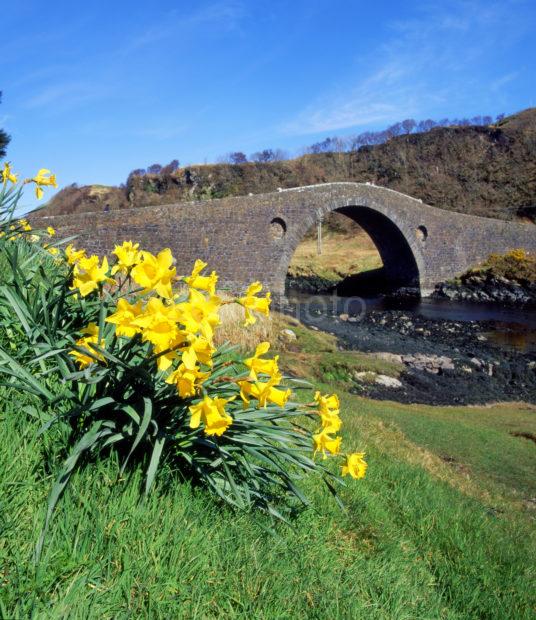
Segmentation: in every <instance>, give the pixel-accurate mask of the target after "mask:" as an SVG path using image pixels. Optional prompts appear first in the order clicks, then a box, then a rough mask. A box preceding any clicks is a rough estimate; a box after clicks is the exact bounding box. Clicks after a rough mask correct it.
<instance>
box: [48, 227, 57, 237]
mask: <svg viewBox="0 0 536 620" xmlns="http://www.w3.org/2000/svg"><path fill="white" fill-rule="evenodd" d="M47 233H48V235H49V236H50V237H53V236H54V235H55V234H56V231H55V230H54V228H52V226H47Z"/></svg>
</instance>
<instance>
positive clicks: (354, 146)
mask: <svg viewBox="0 0 536 620" xmlns="http://www.w3.org/2000/svg"><path fill="white" fill-rule="evenodd" d="M504 117H505V114H504V113H503V114H498V115H497V116H496V117H495V121H494V119H493V117H492V116H481V115H478V116H473V117H472V118H452V119H449V118H443V119H441V120H438V121H434V120H432V119H431V118H427V119H425V120H422V121H416V120H415V119H413V118H407V119H405V120H403V121H400V122H399V123H394V124H393V125H390V126H389V127H387V128H386V129H383V130H381V131H363V132H362V133H359V134H355V135H350V136H342V137H341V136H333V137H329V138H326V139H325V140H322V141H320V142H315V143H314V144H311V145H309V146H306V147H305V148H304V149H302V152H303V154H318V153H348V152H352V151H358V150H359V149H360V148H362V147H364V146H374V145H377V144H384V143H385V142H387V141H388V140H390V139H391V138H395V137H397V136H402V135H409V134H416V133H426V132H428V131H431V130H432V129H435V128H436V127H469V126H475V125H476V126H486V125H491V124H492V123H493V122H496V123H498V122H500V121H502V120H503V119H504ZM289 157H290V156H289V153H288V151H285V150H283V149H263V150H262V151H256V152H255V153H252V154H251V155H249V157H248V156H247V155H246V154H245V153H243V152H242V151H232V152H230V153H226V154H225V155H222V156H221V157H219V158H218V159H217V163H221V164H247V163H261V164H265V163H270V162H276V161H285V160H287V159H289ZM178 168H179V161H178V160H177V159H174V160H173V161H172V162H170V163H169V164H168V165H167V166H161V165H160V164H152V165H151V166H148V167H147V168H137V169H136V170H133V171H132V172H131V173H130V174H129V176H128V179H127V186H128V185H129V181H130V180H131V179H132V177H135V176H143V175H145V174H170V173H172V172H175V171H176V170H177V169H178Z"/></svg>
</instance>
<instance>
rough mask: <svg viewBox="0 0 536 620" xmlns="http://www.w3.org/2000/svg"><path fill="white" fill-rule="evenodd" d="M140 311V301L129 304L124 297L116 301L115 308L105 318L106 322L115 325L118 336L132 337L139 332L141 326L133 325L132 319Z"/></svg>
mask: <svg viewBox="0 0 536 620" xmlns="http://www.w3.org/2000/svg"><path fill="white" fill-rule="evenodd" d="M141 313H142V307H141V301H138V302H137V303H135V304H129V303H128V301H127V300H126V299H119V300H118V301H117V308H116V310H115V312H114V314H111V315H110V316H109V317H107V318H106V322H107V323H113V324H114V325H116V328H115V333H116V334H117V335H118V336H126V337H127V338H132V337H133V336H135V335H136V334H138V333H140V332H141V328H140V327H138V326H137V325H134V323H133V321H134V320H135V319H137V318H138V317H139V316H140V315H141Z"/></svg>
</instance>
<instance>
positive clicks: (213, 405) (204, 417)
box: [189, 396, 233, 435]
mask: <svg viewBox="0 0 536 620" xmlns="http://www.w3.org/2000/svg"><path fill="white" fill-rule="evenodd" d="M228 402H229V401H227V400H225V399H224V398H214V399H213V398H211V397H210V396H205V398H203V400H202V401H201V402H200V403H197V404H196V405H192V406H191V407H189V409H190V413H191V414H192V417H191V418H190V428H199V425H200V424H201V421H202V422H203V423H204V425H205V428H204V431H205V435H223V433H224V432H225V431H226V430H227V429H228V428H229V426H230V425H231V424H232V423H233V418H232V417H231V416H230V415H229V414H228V413H227V412H226V411H225V405H226V404H227V403H228Z"/></svg>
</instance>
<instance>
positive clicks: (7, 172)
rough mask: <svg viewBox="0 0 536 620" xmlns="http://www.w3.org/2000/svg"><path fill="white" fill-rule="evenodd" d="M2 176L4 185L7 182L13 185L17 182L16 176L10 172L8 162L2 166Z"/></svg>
mask: <svg viewBox="0 0 536 620" xmlns="http://www.w3.org/2000/svg"><path fill="white" fill-rule="evenodd" d="M0 174H1V175H2V183H3V184H4V185H5V184H6V183H7V182H8V181H9V182H10V183H13V184H15V183H16V182H17V175H16V174H14V173H13V172H12V171H11V166H10V165H9V163H8V162H6V163H5V164H4V169H3V170H2V171H1V172H0Z"/></svg>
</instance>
